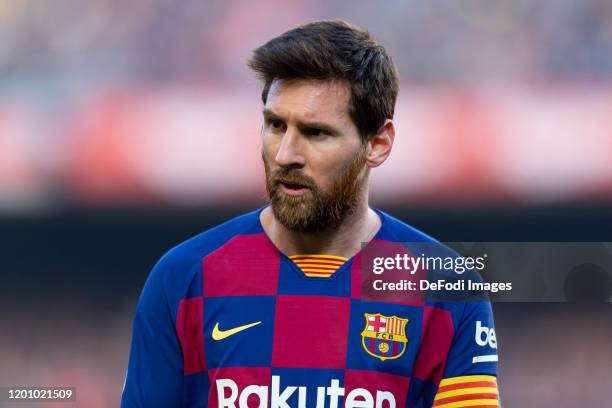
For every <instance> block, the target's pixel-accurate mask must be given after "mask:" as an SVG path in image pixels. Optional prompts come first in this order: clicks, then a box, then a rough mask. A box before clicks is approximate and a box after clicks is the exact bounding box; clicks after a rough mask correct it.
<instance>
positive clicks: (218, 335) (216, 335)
mask: <svg viewBox="0 0 612 408" xmlns="http://www.w3.org/2000/svg"><path fill="white" fill-rule="evenodd" d="M260 323H261V321H259V322H254V323H249V324H245V325H243V326H238V327H234V328H233V329H229V330H220V329H219V322H217V324H215V327H214V328H213V331H212V338H213V340H223V339H226V338H228V337H229V336H233V335H234V334H236V333H239V332H241V331H243V330H246V329H250V328H251V327H253V326H257V325H258V324H260Z"/></svg>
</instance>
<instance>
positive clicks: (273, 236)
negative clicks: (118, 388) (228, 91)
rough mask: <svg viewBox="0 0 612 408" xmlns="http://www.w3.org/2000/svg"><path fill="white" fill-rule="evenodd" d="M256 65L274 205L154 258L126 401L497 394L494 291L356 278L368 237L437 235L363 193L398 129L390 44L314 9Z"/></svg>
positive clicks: (270, 401) (426, 402)
mask: <svg viewBox="0 0 612 408" xmlns="http://www.w3.org/2000/svg"><path fill="white" fill-rule="evenodd" d="M249 66H250V67H251V68H252V69H253V70H254V72H255V73H256V74H258V76H260V77H261V79H262V80H263V82H264V89H263V93H262V99H263V105H264V106H263V121H264V122H263V127H262V130H261V138H262V145H263V148H262V152H261V153H262V159H263V164H264V167H265V174H266V187H267V191H268V196H269V201H270V205H269V206H267V207H265V208H262V209H259V210H257V211H254V212H252V213H249V214H246V215H243V216H240V217H238V218H235V219H233V220H230V221H228V222H226V223H224V224H222V225H220V226H218V227H216V228H213V229H211V230H209V231H206V232H204V233H203V234H201V235H198V236H196V237H195V238H192V239H190V240H188V241H186V242H184V243H183V244H181V245H179V246H177V247H176V248H174V249H172V250H171V251H170V252H168V253H167V254H166V255H165V256H164V257H163V258H162V259H161V260H160V261H159V262H158V264H157V265H156V266H155V268H154V269H153V271H152V272H151V275H150V276H149V278H148V280H147V282H146V284H145V287H144V289H143V292H142V295H141V298H140V301H139V304H138V307H137V311H136V317H135V320H134V332H133V339H132V350H131V353H130V361H129V366H128V371H127V378H126V385H125V389H124V392H123V396H122V406H123V407H279V408H281V407H300V408H304V407H317V408H323V407H339V406H345V407H406V406H408V407H430V406H432V405H433V406H436V407H448V408H450V407H462V406H470V407H474V406H479V407H485V406H486V407H497V406H499V405H498V402H497V401H498V398H497V386H496V381H495V374H496V364H495V361H496V359H497V356H496V350H495V348H496V347H497V345H496V342H495V335H494V329H493V322H492V315H491V309H490V305H489V304H488V303H486V302H469V303H468V302H463V303H459V302H454V303H453V302H434V301H430V300H427V301H426V300H424V298H422V297H421V298H416V299H409V301H403V300H402V299H401V298H400V299H399V300H393V299H390V300H384V299H383V300H378V301H377V300H372V299H371V298H369V297H368V295H367V293H366V290H364V289H363V288H364V282H363V281H364V274H363V273H361V270H360V266H359V265H360V264H361V260H362V258H363V255H364V250H365V248H364V249H362V244H361V243H362V242H366V243H367V242H371V243H372V242H376V243H378V244H380V243H394V242H433V240H432V239H431V238H429V237H428V236H426V235H425V234H423V233H421V232H419V231H417V230H415V229H414V228H412V227H410V226H408V225H406V224H404V223H402V222H400V221H398V220H397V219H395V218H393V217H391V216H389V215H387V214H385V213H383V212H381V211H379V210H375V209H373V208H370V207H369V205H368V179H369V174H370V170H371V169H372V168H374V167H377V166H379V165H381V164H382V163H383V162H384V161H385V160H386V159H387V157H388V156H389V154H390V152H391V148H392V145H393V140H394V138H395V128H394V125H393V122H392V118H393V111H394V106H395V100H396V96H397V92H398V76H397V72H396V69H395V67H394V65H393V62H392V60H391V58H390V57H389V56H388V55H387V53H386V51H385V49H384V48H383V47H382V46H380V45H379V44H377V43H376V42H375V41H374V40H373V39H372V38H371V37H370V36H369V34H368V33H367V32H366V31H363V30H361V29H359V28H356V27H354V26H352V25H350V24H348V23H345V22H342V21H320V22H315V23H311V24H307V25H304V26H301V27H298V28H295V29H293V30H290V31H288V32H286V33H284V34H283V35H281V36H279V37H277V38H274V39H272V40H271V41H269V42H268V43H266V44H265V45H263V46H261V47H260V48H258V49H256V50H255V51H254V54H253V56H252V57H251V59H250V61H249ZM486 353H489V354H486ZM483 354H486V358H484V359H483V358H480V357H479V356H482V355H483ZM480 360H483V361H480Z"/></svg>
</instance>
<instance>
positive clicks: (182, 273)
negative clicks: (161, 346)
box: [143, 209, 262, 314]
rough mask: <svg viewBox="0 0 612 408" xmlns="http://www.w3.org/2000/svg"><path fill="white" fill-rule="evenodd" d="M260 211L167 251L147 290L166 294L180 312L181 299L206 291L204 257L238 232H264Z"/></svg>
mask: <svg viewBox="0 0 612 408" xmlns="http://www.w3.org/2000/svg"><path fill="white" fill-rule="evenodd" d="M260 212H261V209H258V210H255V211H252V212H249V213H246V214H243V215H240V216H238V217H236V218H233V219H231V220H228V221H226V222H224V223H222V224H220V225H218V226H216V227H214V228H211V229H209V230H207V231H204V232H202V233H200V234H198V235H196V236H194V237H192V238H190V239H188V240H186V241H184V242H182V243H180V244H178V245H176V246H175V247H173V248H172V249H170V250H169V251H167V252H166V253H165V254H164V255H163V256H162V257H161V258H160V259H159V260H158V261H157V263H156V264H155V266H154V267H153V270H152V271H151V273H150V274H149V277H148V278H147V282H146V283H145V287H144V289H143V293H145V292H152V293H158V294H159V295H160V296H161V295H162V294H163V296H164V297H166V299H167V301H168V303H169V304H170V305H171V308H172V309H173V314H176V307H177V302H178V301H179V300H180V299H185V298H192V297H197V296H201V295H202V274H201V271H202V262H203V259H204V258H205V257H206V256H207V255H209V254H211V253H212V252H215V251H216V250H217V249H219V248H221V247H222V246H224V245H225V244H226V243H227V242H229V241H231V240H232V239H233V238H235V237H237V236H241V235H248V234H258V233H260V232H261V231H262V229H261V224H260V222H259V213H260Z"/></svg>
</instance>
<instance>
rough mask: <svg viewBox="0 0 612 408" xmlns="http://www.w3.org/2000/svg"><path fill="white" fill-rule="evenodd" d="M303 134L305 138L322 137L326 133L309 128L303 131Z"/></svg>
mask: <svg viewBox="0 0 612 408" xmlns="http://www.w3.org/2000/svg"><path fill="white" fill-rule="evenodd" d="M302 133H303V134H304V135H305V136H321V135H322V134H323V133H325V132H324V131H323V129H319V128H314V127H307V128H304V129H302Z"/></svg>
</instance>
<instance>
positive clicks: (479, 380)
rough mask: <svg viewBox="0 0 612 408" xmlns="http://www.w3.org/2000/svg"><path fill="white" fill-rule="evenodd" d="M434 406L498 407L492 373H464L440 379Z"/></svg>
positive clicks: (460, 407)
mask: <svg viewBox="0 0 612 408" xmlns="http://www.w3.org/2000/svg"><path fill="white" fill-rule="evenodd" d="M433 407H434V408H463V407H470V408H498V407H499V392H498V391H497V379H496V378H495V377H494V376H492V375H466V376H462V377H453V378H445V379H443V380H442V381H440V386H439V387H438V392H437V393H436V397H435V398H434V403H433Z"/></svg>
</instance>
